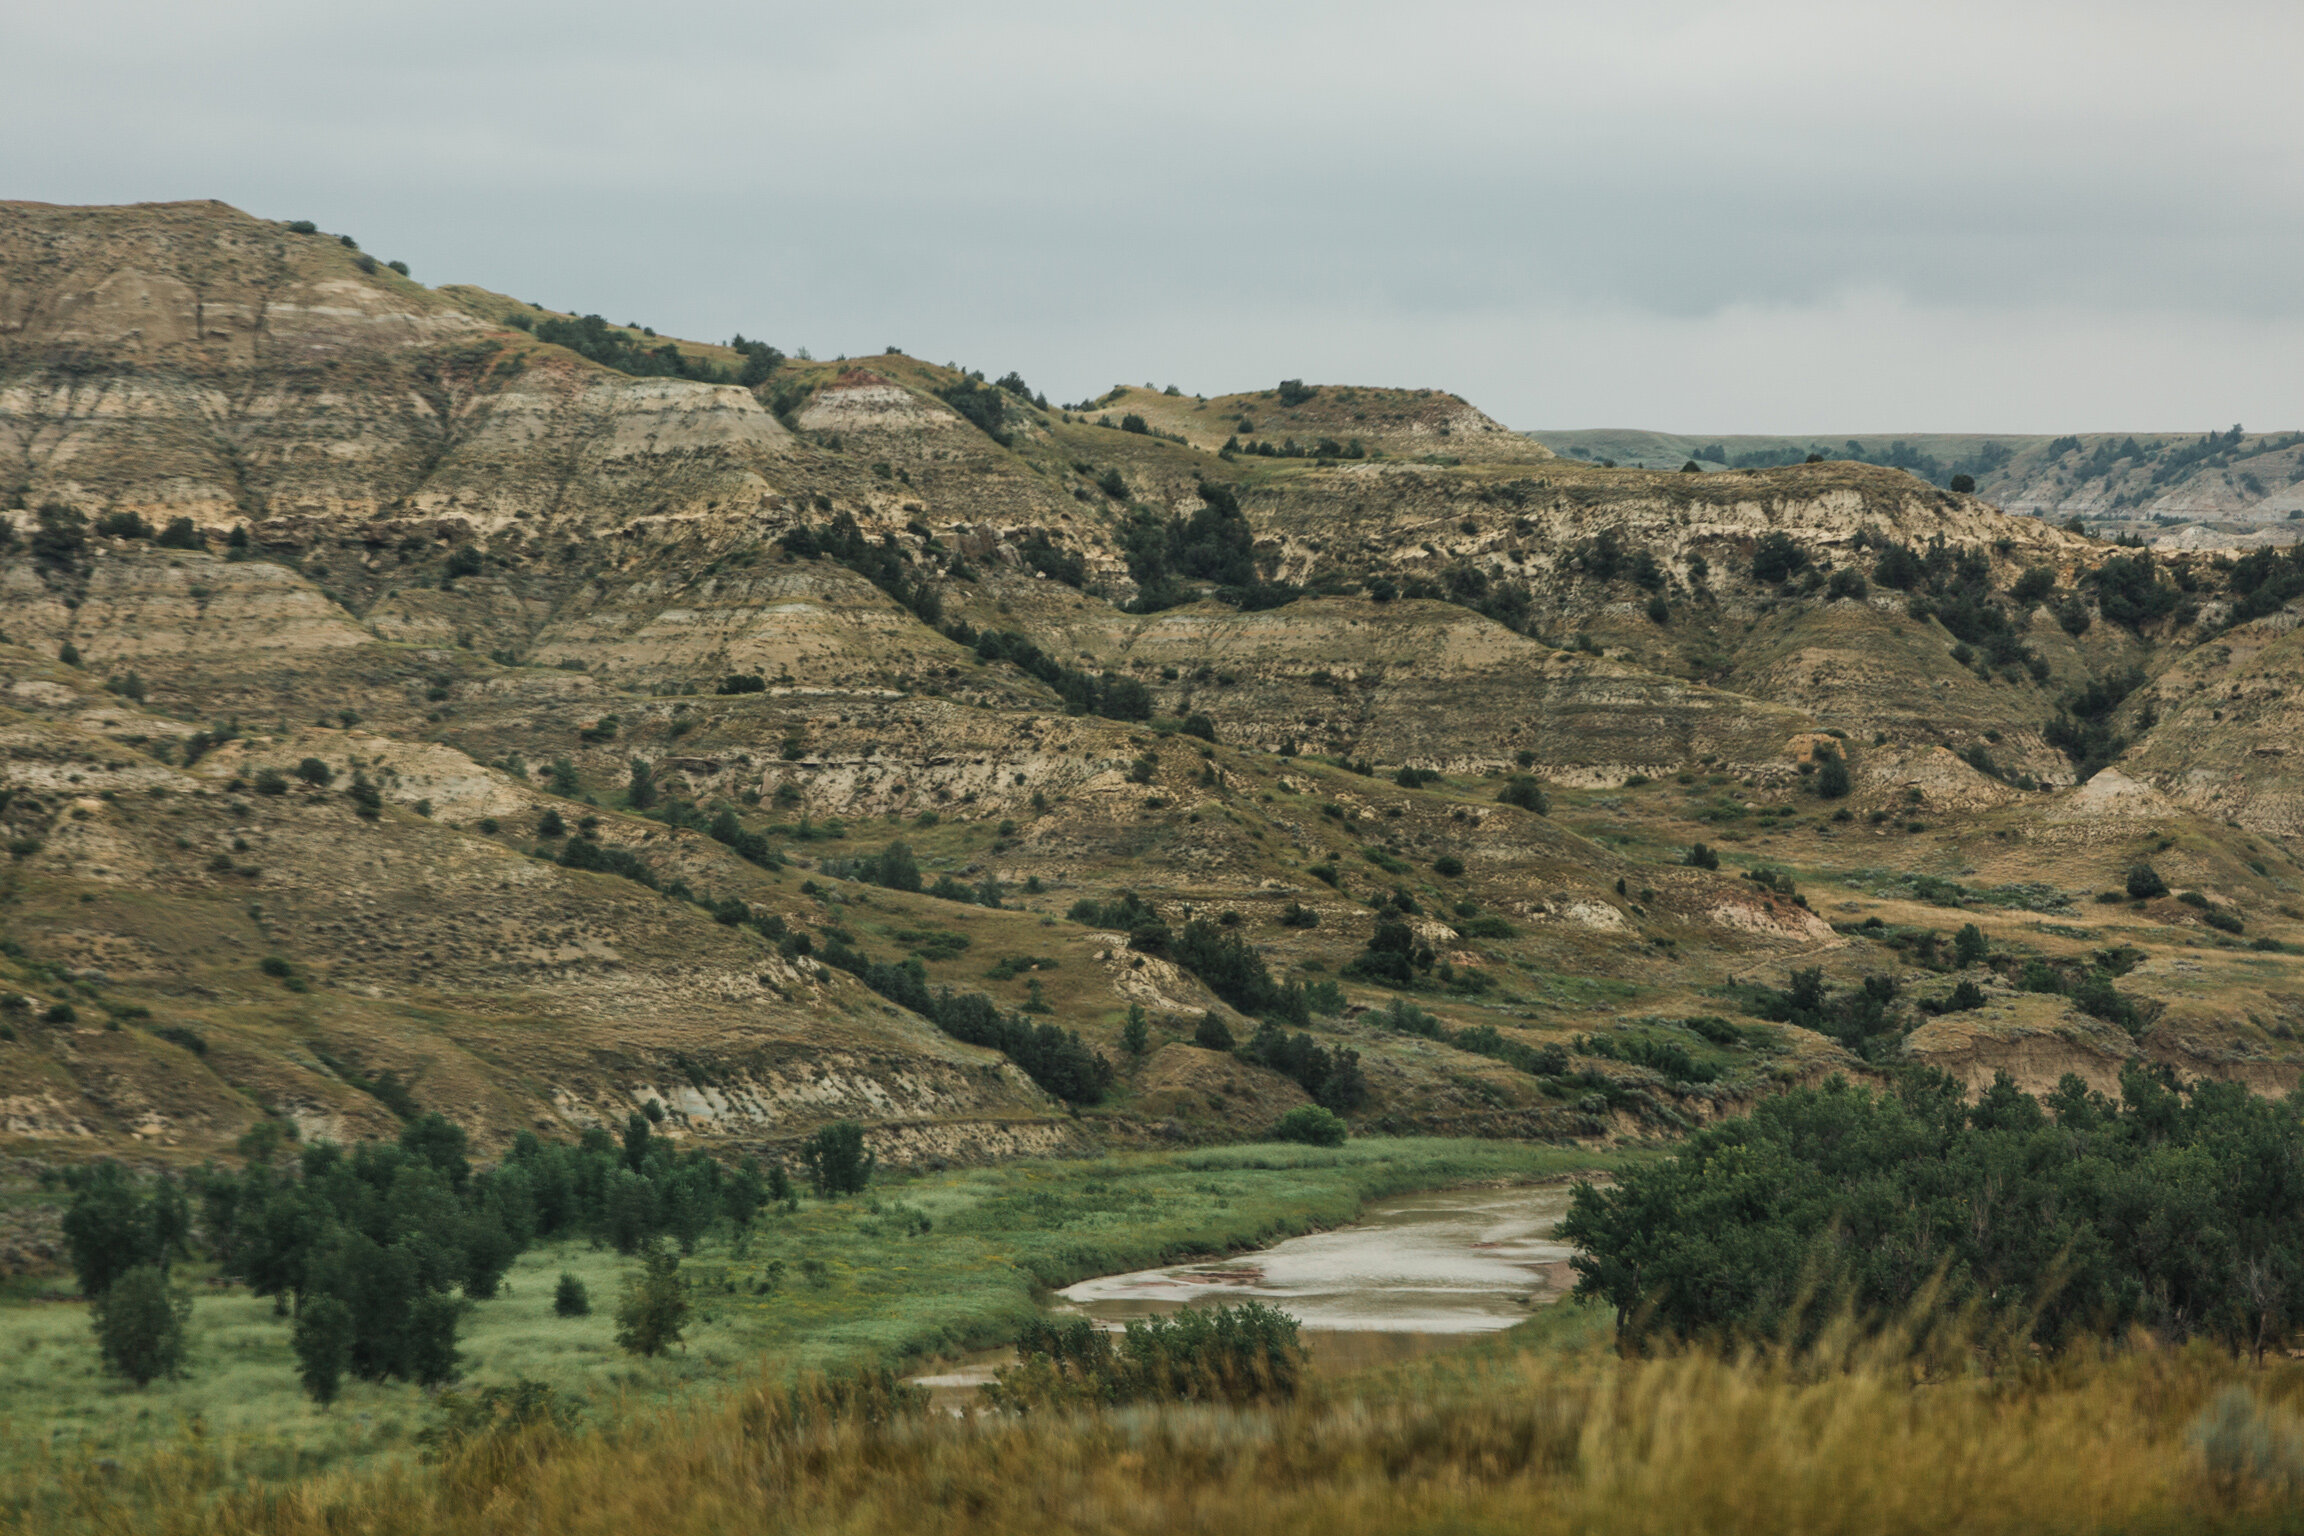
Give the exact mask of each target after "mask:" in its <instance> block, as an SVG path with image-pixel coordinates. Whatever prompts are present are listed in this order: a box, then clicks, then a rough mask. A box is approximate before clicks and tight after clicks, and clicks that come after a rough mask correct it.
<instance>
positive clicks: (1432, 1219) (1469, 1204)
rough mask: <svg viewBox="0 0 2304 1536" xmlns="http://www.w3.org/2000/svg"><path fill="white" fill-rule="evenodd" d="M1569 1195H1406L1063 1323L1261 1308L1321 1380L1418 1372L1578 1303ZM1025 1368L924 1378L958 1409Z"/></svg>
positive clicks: (1186, 1270) (1112, 1323) (957, 1370)
mask: <svg viewBox="0 0 2304 1536" xmlns="http://www.w3.org/2000/svg"><path fill="white" fill-rule="evenodd" d="M1568 1195H1569V1190H1568V1186H1566V1185H1550V1186H1546V1187H1543V1188H1538V1189H1446V1190H1432V1191H1428V1192H1426V1193H1423V1194H1417V1195H1401V1196H1397V1197H1395V1198H1393V1199H1390V1200H1382V1201H1378V1202H1376V1203H1374V1204H1372V1205H1370V1206H1369V1207H1368V1208H1367V1210H1366V1211H1365V1212H1364V1213H1362V1215H1361V1217H1360V1219H1359V1220H1358V1221H1356V1222H1354V1223H1353V1224H1352V1225H1351V1226H1348V1227H1338V1228H1336V1229H1335V1230H1333V1231H1329V1232H1314V1233H1310V1234H1308V1235H1306V1236H1303V1237H1291V1238H1288V1239H1286V1240H1285V1241H1282V1242H1278V1243H1274V1244H1273V1245H1272V1246H1271V1247H1269V1248H1262V1249H1258V1250H1257V1251H1255V1252H1253V1253H1241V1254H1229V1255H1226V1256H1225V1257H1223V1258H1216V1259H1207V1260H1203V1261H1201V1262H1198V1263H1192V1264H1179V1265H1174V1266H1171V1267H1168V1268H1164V1269H1140V1270H1137V1271H1135V1272H1133V1273H1130V1274H1125V1275H1103V1276H1099V1277H1098V1278H1096V1279H1093V1280H1083V1281H1081V1282H1080V1283H1079V1284H1077V1285H1071V1286H1067V1287H1065V1288H1064V1289H1063V1290H1062V1291H1059V1292H1058V1293H1057V1299H1056V1302H1055V1305H1054V1306H1053V1307H1051V1309H1050V1310H1051V1312H1052V1313H1053V1314H1054V1315H1056V1316H1060V1317H1081V1316H1085V1317H1090V1318H1094V1319H1095V1320H1097V1321H1098V1322H1100V1323H1103V1324H1104V1325H1106V1326H1107V1327H1113V1328H1117V1327H1119V1326H1121V1325H1122V1324H1124V1323H1126V1322H1127V1321H1128V1320H1129V1319H1131V1318H1138V1317H1148V1316H1151V1315H1154V1314H1157V1313H1162V1312H1173V1311H1176V1310H1177V1309H1179V1308H1181V1307H1189V1306H1196V1305H1198V1306H1212V1305H1217V1304H1221V1303H1224V1302H1239V1301H1261V1302H1266V1303H1268V1304H1270V1305H1272V1306H1275V1307H1278V1308H1279V1309H1280V1310H1281V1311H1283V1312H1286V1313H1288V1314H1289V1315H1290V1316H1291V1317H1294V1318H1295V1319H1296V1320H1297V1321H1298V1322H1299V1323H1301V1324H1302V1325H1303V1329H1304V1342H1305V1345H1306V1347H1307V1348H1308V1349H1309V1351H1310V1354H1311V1364H1312V1367H1313V1369H1314V1370H1316V1371H1321V1372H1329V1371H1342V1370H1352V1369H1357V1368H1359V1367H1362V1366H1366V1365H1374V1364H1381V1363H1385V1362H1388V1361H1394V1360H1404V1359H1410V1358H1413V1357H1415V1356H1417V1355H1422V1354H1429V1353H1432V1352H1434V1351H1436V1350H1439V1349H1444V1348H1447V1347H1449V1346H1450V1345H1452V1344H1456V1343H1460V1342H1462V1341H1463V1340H1464V1339H1466V1338H1467V1337H1469V1336H1471V1335H1474V1334H1480V1333H1490V1332H1494V1331H1495V1330H1497V1329H1500V1328H1509V1327H1511V1326H1512V1325H1513V1324H1514V1323H1517V1322H1519V1321H1521V1320H1522V1319H1524V1318H1526V1317H1527V1316H1528V1314H1529V1312H1530V1310H1531V1309H1532V1308H1535V1307H1539V1306H1543V1305H1545V1304H1546V1303H1548V1302H1552V1301H1557V1300H1558V1299H1559V1298H1560V1297H1562V1296H1564V1295H1566V1294H1567V1292H1568V1289H1569V1288H1570V1287H1571V1286H1572V1285H1574V1283H1575V1277H1574V1275H1572V1274H1571V1273H1570V1272H1569V1270H1568V1260H1569V1259H1570V1258H1571V1257H1573V1256H1574V1253H1575V1250H1574V1249H1573V1248H1570V1247H1569V1246H1568V1245H1567V1244H1565V1243H1562V1242H1560V1241H1558V1240H1556V1239H1555V1238H1554V1237H1553V1236H1552V1231H1553V1228H1554V1226H1555V1225H1556V1224H1557V1223H1558V1222H1559V1220H1560V1218H1561V1217H1562V1216H1563V1215H1565V1214H1566V1213H1567V1210H1568ZM1015 1358H1016V1356H1015V1352H1014V1351H1013V1350H1007V1349H1001V1350H987V1351H984V1352H982V1353H981V1354H978V1355H973V1356H970V1357H968V1358H966V1359H963V1360H958V1361H954V1362H952V1363H950V1364H949V1365H947V1366H945V1367H944V1368H943V1369H940V1370H938V1371H936V1372H934V1373H932V1374H929V1375H925V1376H919V1377H915V1378H913V1379H914V1380H915V1381H916V1382H918V1383H919V1384H920V1385H921V1386H924V1387H927V1388H929V1389H930V1391H931V1392H933V1393H935V1394H936V1396H937V1397H938V1399H939V1400H942V1401H945V1402H951V1403H957V1402H959V1401H961V1400H964V1399H965V1398H967V1397H969V1396H972V1395H973V1394H974V1392H975V1390H976V1388H977V1387H979V1386H981V1385H982V1384H983V1383H985V1382H987V1381H989V1380H991V1379H992V1374H993V1372H995V1371H997V1370H998V1369H999V1368H1000V1367H1001V1366H1003V1365H1010V1364H1013V1363H1014V1362H1015Z"/></svg>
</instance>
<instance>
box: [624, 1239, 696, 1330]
mask: <svg viewBox="0 0 2304 1536" xmlns="http://www.w3.org/2000/svg"><path fill="white" fill-rule="evenodd" d="M687 1326H688V1282H687V1281H686V1280H683V1279H682V1278H681V1277H680V1261H679V1260H678V1259H676V1258H674V1257H673V1256H672V1255H671V1254H669V1253H667V1252H665V1251H664V1249H662V1248H661V1247H655V1246H651V1247H650V1248H649V1249H648V1251H647V1253H646V1254H645V1255H644V1256H643V1259H642V1266H641V1270H640V1273H639V1274H637V1275H634V1276H631V1277H629V1278H628V1279H626V1280H625V1282H624V1296H623V1299H622V1300H621V1301H619V1302H618V1303H617V1304H616V1343H617V1345H618V1347H620V1348H622V1349H624V1350H627V1351H629V1352H630V1353H632V1354H635V1355H641V1356H644V1357H645V1356H652V1355H660V1354H662V1353H663V1352H664V1351H665V1350H667V1349H669V1348H671V1347H672V1346H673V1345H675V1344H678V1343H680V1342H681V1335H682V1334H683V1333H684V1332H685V1331H686V1329H687Z"/></svg>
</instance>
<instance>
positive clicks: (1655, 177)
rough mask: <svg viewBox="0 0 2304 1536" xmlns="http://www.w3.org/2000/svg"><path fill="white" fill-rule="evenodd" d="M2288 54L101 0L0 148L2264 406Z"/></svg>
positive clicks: (559, 266) (900, 338)
mask: <svg viewBox="0 0 2304 1536" xmlns="http://www.w3.org/2000/svg"><path fill="white" fill-rule="evenodd" d="M2300 42H2304V16H2300V15H2299V13H2297V12H2296V11H2295V9H2294V8H2293V7H2291V6H2271V5H2254V4H2224V5H2213V4H2212V5H2206V6H2193V7H2187V8H2182V9H2180V10H2179V9H2178V8H2172V7H2166V6H2145V5H2124V4H2110V5H2104V4H2095V5H2067V4H2060V3H2040V0H2011V3H2006V4H2000V5H1970V4H1966V3H1950V4H1943V3H1939V4H1919V3H1899V4H1871V5H1864V4H1851V3H1839V4H1832V5H1824V4H1806V3H1791V0H1758V3H1752V4H1738V5H1721V4H1700V3H1694V0H1646V3H1631V4H1620V5H1613V6H1608V7H1596V6H1589V5H1579V6H1567V5H1490V4H1476V3H1448V4H1438V5H1426V6H1420V7H1403V6H1397V5H1370V4H1360V3H1346V4H1328V5H1298V4H1267V5H1256V6H1244V5H1241V4H1239V3H1238V0H1231V3H1226V4H1213V3H1199V0H1191V3H1181V4H1175V5H1170V6H1165V7H1161V8H1158V9H1156V10H1151V11H1141V10H1128V11H1125V12H1123V11H1121V10H1118V9H1114V8H1104V9H1098V10H1094V11H1090V10H1086V9H1084V8H1067V9H1064V10H1061V11H1054V12H1051V10H1050V8H1046V7H1023V6H998V5H977V6H972V7H952V6H948V5H934V6H931V5H925V4H917V5H916V4H909V3H904V4H897V3H888V4H861V5H833V6H826V5H822V4H814V5H810V6H806V7H802V6H796V5H786V4H767V5H758V4H754V5H743V4H735V3H722V0H699V3H690V4H683V5H672V6H660V7H648V8H641V7H633V6H624V5H615V6H612V5H605V4H598V3H572V4H562V5H543V4H525V3H522V4H479V5H471V4H466V5H448V4H445V3H441V0H410V3H406V4H401V5H397V6H394V7H389V8H374V7H363V8H352V7H311V6H303V5H291V4H288V3H285V0H222V3H219V4H214V5H204V6H201V7H177V6H162V5H154V4H146V3H121V0H114V3H105V0H93V3H83V4H80V5H76V6H71V7H64V6H51V7H20V8H17V10H16V12H15V13H14V14H13V15H11V16H9V17H6V18H0V52H4V53H6V54H8V55H9V56H10V57H12V58H17V59H22V60H27V61H30V62H29V66H28V67H23V68H20V69H19V70H18V72H17V75H16V78H17V79H18V80H19V81H20V82H22V85H21V89H20V90H19V91H18V93H17V95H16V97H15V99H14V101H13V102H12V104H11V109H10V110H11V114H12V117H13V119H14V120H15V121H16V122H18V123H22V124H29V125H32V126H31V131H30V132H25V133H16V132H12V133H11V134H10V135H9V136H8V142H7V143H6V144H4V145H0V173H4V186H5V190H6V192H7V193H8V194H9V195H13V196H29V197H39V198H46V199H49V200H54V201H73V202H85V201H115V200H130V199H138V198H175V197H197V196H218V197H223V198H226V199H228V200H230V201H233V202H236V203H239V204H241V205H242V206H245V207H248V208H250V209H251V210H252V211H256V212H259V213H263V214H267V215H270V216H274V217H282V218H291V217H311V218H315V219H318V220H320V221H321V222H322V223H323V224H325V225H327V226H328V227H330V228H341V229H347V230H351V231H352V232H354V233H356V234H358V235H359V236H360V237H361V238H362V239H363V241H364V242H365V243H366V244H367V245H369V246H370V247H371V248H373V249H377V250H379V251H384V252H386V253H387V254H396V255H399V256H402V257H404V258H405V259H408V260H410V261H412V262H414V263H415V264H416V266H417V268H418V275H419V276H422V277H425V278H428V279H430V280H434V281H445V280H452V279H453V280H465V281H474V282H480V283H484V284H487V285H489V286H492V287H498V288H502V289H506V290H508V291H511V292H515V293H518V294H520V295H522V296H524V297H532V298H536V299H538V300H540V301H543V302H547V303H552V304H560V305H573V306H576V307H580V308H585V309H598V310H600V311H602V312H604V313H609V314H611V315H612V316H613V317H615V318H619V319H621V318H639V319H645V320H647V321H648V322H649V323H651V324H654V325H657V326H659V327H660V328H665V329H676V330H681V331H685V332H688V333H692V334H701V335H706V336H722V335H725V334H727V333H728V332H729V331H731V330H735V329H742V330H744V331H746V332H747V333H750V334H765V335H769V336H772V337H775V338H777V339H779V340H782V341H784V342H785V343H787V344H792V345H796V344H802V343H805V344H807V345H810V346H812V347H814V348H815V349H816V350H817V351H819V352H820V353H830V352H835V351H839V350H843V349H845V350H851V351H865V350H877V349H878V348H879V347H880V346H882V345H885V344H888V343H890V342H895V343H899V344H903V345H906V346H908V347H911V348H913V349H915V350H917V351H920V352H923V353H926V354H928V355H930V356H934V357H937V358H939V359H942V358H946V357H952V358H958V359H961V360H964V361H970V362H976V363H981V364H984V365H987V366H992V367H995V368H998V369H1005V368H1008V367H1018V368H1021V369H1023V370H1024V372H1025V373H1026V374H1027V376H1029V377H1031V378H1033V380H1034V381H1035V382H1036V383H1040V384H1041V386H1042V387H1043V388H1046V389H1048V390H1050V391H1051V392H1052V393H1056V394H1062V395H1076V394H1083V393H1086V392H1088V391H1090V390H1093V389H1096V388H1100V387H1102V386H1103V385H1104V384H1106V383H1109V382H1111V381H1112V380H1114V379H1116V378H1127V379H1132V380H1136V379H1141V378H1145V377H1158V378H1160V379H1161V380H1162V382H1166V380H1167V379H1168V378H1169V377H1170V376H1174V377H1176V379H1177V381H1178V382H1180V383H1183V384H1185V385H1186V386H1187V387H1198V388H1203V389H1209V390H1214V389H1218V388H1230V387H1242V386H1245V385H1250V384H1259V385H1260V384H1262V383H1264V382H1266V381H1268V380H1269V379H1270V378H1273V377H1277V376H1279V375H1281V374H1283V373H1285V374H1297V373H1307V374H1325V375H1326V376H1330V377H1344V376H1346V375H1347V374H1349V375H1350V376H1353V377H1358V378H1364V379H1368V380H1370V381H1375V382H1399V383H1415V384H1436V385H1445V386H1448V387H1454V388H1458V389H1461V390H1463V391H1464V392H1465V393H1467V394H1469V395H1471V396H1473V397H1474V398H1475V399H1477V400H1479V401H1480V403H1482V404H1483V405H1485V406H1486V407H1487V408H1489V409H1490V410H1491V411H1493V412H1494V413H1496V414H1497V415H1499V416H1501V417H1503V418H1504V419H1506V420H1508V421H1512V422H1514V423H1516V424H1521V425H1539V424H1557V423H1561V422H1570V423H1575V422H1587V423H1588V422H1594V421H1599V420H1615V421H1624V422H1633V421H1637V422H1643V423H1647V422H1658V423H1663V422H1665V418H1666V417H1667V416H1668V415H1669V416H1670V417H1671V418H1672V419H1673V420H1674V421H1676V422H1678V423H1679V424H1681V425H1686V426H1689V427H1692V428H1695V429H1699V430H1718V431H1729V430H1736V429H1738V428H1783V429H1789V430H1809V429H1811V428H1815V429H1819V430H1821V429H1827V428H1837V427H1841V426H1848V427H1853V428H1860V429H1862V430H1881V429H1890V430H1893V429H1898V428H1902V429H1907V430H1923V429H1931V428H1940V427H1948V426H1950V425H1951V424H1952V423H1953V422H1954V419H1955V418H1958V419H1959V420H1960V421H1961V422H1963V423H1968V424H1973V425H1979V426H1981V427H1982V428H1983V429H1998V430H2011V431H2013V430H2028V429H2034V428H2041V429H2046V428H2054V429H2058V430H2061V429H2064V428H2066V427H2086V426H2089V425H2092V424H2097V423H2099V422H2101V423H2109V422H2110V420H2111V415H2117V416H2119V417H2120V422H2119V423H2118V424H2120V425H2123V426H2189V425H2197V424H2201V423H2204V422H2207V421H2224V420H2229V419H2231V418H2232V417H2234V416H2240V417H2243V418H2245V419H2250V420H2251V423H2252V424H2254V423H2255V422H2258V421H2260V422H2262V423H2263V424H2265V425H2273V424H2277V423H2280V422H2293V421H2296V420H2299V419H2304V411H2300V410H2299V409H2298V405H2299V402H2298V400H2297V398H2296V396H2297V391H2296V390H2295V389H2294V387H2293V386H2292V384H2291V383H2290V380H2291V379H2292V378H2293V370H2292V369H2289V368H2288V367H2287V365H2286V361H2285V360H2286V359H2287V358H2292V357H2294V356H2295V355H2296V354H2295V352H2294V350H2293V346H2292V343H2293V340H2294V336H2295V333H2296V330H2297V328H2298V325H2299V323H2300V322H2304V297H2300V292H2304V290H2300V288H2299V285H2298V284H2297V283H2296V282H2295V281H2294V279H2293V267H2294V257H2295V252H2296V251H2297V250H2298V247H2299V237H2300V236H2304V154H2300V151H2299V148H2298V146H2299V145H2304V132H2299V129H2300V128H2304V122H2299V118H2300V117H2304V96H2300V95H2299V93H2296V92H2295V91H2294V90H2293V88H2292V86H2291V84H2290V82H2289V78H2288V77H2289V75H2290V74H2291V73H2292V68H2293V65H2292V60H2293V59H2294V58H2295V57H2296V56H2297V54H2298V49H2297V44H2298V43H2300ZM1955 338H1956V339H1955ZM1725 347H1733V348H1734V349H1735V355H1734V358H1733V359H1732V360H1728V359H1723V358H1721V357H1719V356H1717V355H1715V349H1719V348H1725ZM2282 349H2286V350H2284V351H2283V350H2282ZM1987 359H1989V360H1991V361H1992V362H1993V363H1994V365H1995V366H1998V367H2000V368H2001V369H2003V371H2004V372H2003V376H2001V377H1996V378H1994V379H1993V380H1992V381H1991V382H1990V384H1989V386H1988V387H1985V388H1982V389H1980V388H1979V387H1978V380H1977V378H1976V370H1977V368H1978V367H1979V366H1980V365H1981V364H1982V363H1984V362H1985V361H1986V360H1987ZM1850 373H1853V374H1858V375H1861V377H1862V379H1863V381H1864V382H1863V383H1862V385H1861V386H1860V387H1858V388H1855V389H1853V390H1852V389H1851V387H1850V386H1849V385H1848V383H1847V382H1846V379H1845V378H1843V379H1841V381H1840V382H1839V383H1837V384H1833V385H1829V386H1827V385H1825V384H1824V383H1823V381H1825V380H1827V379H1830V378H1831V377H1832V376H1834V375H1835V374H1850ZM1987 401H1988V402H1989V403H1990V408H1991V409H1992V410H1993V411H1995V412H2001V413H2004V414H2002V415H2000V416H1999V417H1998V418H1997V419H1995V420H1991V421H1984V422H1981V423H1977V422H1973V421H1972V420H1971V418H1972V416H1973V414H1974V413H1975V412H1976V411H1977V410H1978V409H1980V407H1981V404H1982V403H1983V402H1987ZM1859 402H1860V403H1861V404H1862V405H1863V408H1864V413H1865V416H1866V419H1864V420H1860V421H1848V422H1842V421H1840V420H1838V419H1832V420H1826V419H1823V418H1822V417H1820V416H1817V415H1816V414H1815V413H1816V412H1819V411H1826V412H1828V411H1830V410H1832V409H1833V408H1834V407H1835V405H1836V404H1837V405H1838V406H1840V407H1851V406H1853V405H1855V404H1857V403H1859ZM2089 412H2096V413H2100V414H2099V415H2097V416H2093V417H2091V416H2088V414H2087V413H2089ZM1804 413H1805V414H1804ZM1874 413H1878V414H1874ZM2101 413H2111V415H2104V414H2101ZM2154 413H2167V414H2158V415H2156V414H2154Z"/></svg>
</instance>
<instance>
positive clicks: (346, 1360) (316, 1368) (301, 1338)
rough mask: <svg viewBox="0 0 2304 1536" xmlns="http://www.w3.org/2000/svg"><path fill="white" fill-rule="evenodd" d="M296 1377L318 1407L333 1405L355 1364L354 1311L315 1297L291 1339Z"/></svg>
mask: <svg viewBox="0 0 2304 1536" xmlns="http://www.w3.org/2000/svg"><path fill="white" fill-rule="evenodd" d="M289 1346H290V1347H291V1348H292V1349H294V1350H295V1352H296V1376H297V1379H298V1380H300V1381H302V1382H303V1383H304V1390H305V1391H306V1392H307V1393H309V1394H311V1397H312V1401H314V1402H316V1403H332V1402H334V1401H336V1395H337V1393H338V1392H340V1391H342V1390H343V1387H344V1372H345V1370H346V1369H347V1368H348V1367H350V1365H351V1364H352V1309H351V1308H349V1307H347V1306H345V1305H344V1303H342V1302H341V1301H338V1300H337V1299H336V1298H335V1297H333V1296H315V1297H313V1298H312V1299H311V1300H310V1301H307V1302H306V1303H305V1304H304V1307H303V1310H302V1311H300V1312H299V1313H298V1314H297V1317H296V1331H295V1332H294V1333H293V1334H291V1335H290V1336H289Z"/></svg>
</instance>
